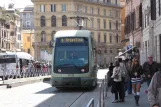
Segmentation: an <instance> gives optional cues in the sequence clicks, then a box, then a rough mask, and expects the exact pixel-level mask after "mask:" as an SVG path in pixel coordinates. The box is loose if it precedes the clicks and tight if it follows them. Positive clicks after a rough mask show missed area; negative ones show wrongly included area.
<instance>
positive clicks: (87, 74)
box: [51, 30, 98, 88]
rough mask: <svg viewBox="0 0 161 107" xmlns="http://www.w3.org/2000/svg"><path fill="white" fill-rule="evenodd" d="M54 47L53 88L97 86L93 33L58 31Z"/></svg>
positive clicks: (86, 31) (85, 31)
mask: <svg viewBox="0 0 161 107" xmlns="http://www.w3.org/2000/svg"><path fill="white" fill-rule="evenodd" d="M52 46H53V48H52V56H53V58H52V75H51V85H52V86H53V87H56V88H63V87H87V88H92V87H95V86H96V85H97V71H98V69H97V59H96V42H95V40H94V37H93V35H92V32H90V31H88V30H61V31H57V32H56V34H55V36H54V42H53V43H52Z"/></svg>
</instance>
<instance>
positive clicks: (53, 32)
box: [51, 31, 56, 40]
mask: <svg viewBox="0 0 161 107" xmlns="http://www.w3.org/2000/svg"><path fill="white" fill-rule="evenodd" d="M55 33H56V31H52V33H51V39H52V40H53V39H54V35H55Z"/></svg>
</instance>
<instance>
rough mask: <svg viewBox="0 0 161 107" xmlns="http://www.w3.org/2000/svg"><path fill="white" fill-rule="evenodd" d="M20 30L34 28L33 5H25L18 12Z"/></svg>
mask: <svg viewBox="0 0 161 107" xmlns="http://www.w3.org/2000/svg"><path fill="white" fill-rule="evenodd" d="M20 17H21V26H22V30H29V29H34V7H33V6H26V7H25V8H24V9H22V10H21V12H20Z"/></svg>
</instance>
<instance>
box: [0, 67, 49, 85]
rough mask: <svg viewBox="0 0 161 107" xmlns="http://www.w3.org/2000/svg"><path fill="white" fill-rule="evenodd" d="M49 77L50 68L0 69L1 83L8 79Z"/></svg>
mask: <svg viewBox="0 0 161 107" xmlns="http://www.w3.org/2000/svg"><path fill="white" fill-rule="evenodd" d="M47 75H51V68H47V67H46V68H30V69H28V68H24V69H9V68H7V69H1V71H0V78H1V79H2V81H3V84H4V81H6V80H8V79H18V78H29V77H38V76H47Z"/></svg>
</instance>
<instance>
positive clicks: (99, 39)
mask: <svg viewBox="0 0 161 107" xmlns="http://www.w3.org/2000/svg"><path fill="white" fill-rule="evenodd" d="M100 41H101V36H100V33H98V43H100Z"/></svg>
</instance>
